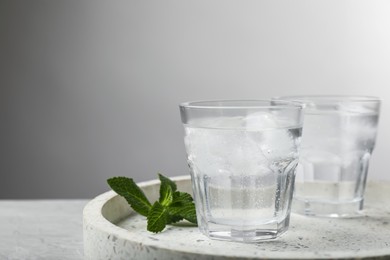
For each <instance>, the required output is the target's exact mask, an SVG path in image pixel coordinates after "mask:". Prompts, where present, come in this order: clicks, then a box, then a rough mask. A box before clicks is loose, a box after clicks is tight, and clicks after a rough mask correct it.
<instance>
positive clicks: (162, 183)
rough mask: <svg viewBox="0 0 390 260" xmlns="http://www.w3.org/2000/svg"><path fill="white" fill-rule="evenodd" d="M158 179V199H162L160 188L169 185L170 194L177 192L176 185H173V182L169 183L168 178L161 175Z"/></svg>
mask: <svg viewBox="0 0 390 260" xmlns="http://www.w3.org/2000/svg"><path fill="white" fill-rule="evenodd" d="M158 177H159V179H160V181H161V186H160V197H163V196H162V194H161V187H162V186H166V185H169V186H171V188H172V192H175V191H176V190H177V186H176V183H174V182H173V181H171V180H170V179H169V178H168V177H165V176H164V175H162V174H160V173H159V174H158Z"/></svg>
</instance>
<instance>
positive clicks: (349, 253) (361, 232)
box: [84, 177, 390, 260]
mask: <svg viewBox="0 0 390 260" xmlns="http://www.w3.org/2000/svg"><path fill="white" fill-rule="evenodd" d="M174 180H175V181H176V183H177V185H178V189H179V190H182V191H187V192H191V185H190V180H189V178H188V177H176V178H174ZM140 185H141V186H142V187H143V190H144V191H145V194H146V195H147V196H148V197H149V198H150V200H152V201H154V200H156V199H157V198H158V193H159V181H158V180H155V181H149V182H144V183H141V184H140ZM84 254H85V259H94V260H95V259H187V260H189V259H264V258H267V259H329V258H332V259H356V258H370V259H376V258H378V259H379V258H381V259H390V182H370V183H368V185H367V191H366V206H365V212H364V215H363V216H362V217H360V218H354V219H327V218H310V217H304V216H299V215H296V214H292V215H291V222H290V229H289V231H288V232H287V233H286V234H284V235H283V236H282V237H281V238H279V239H277V240H270V241H265V242H259V243H257V244H242V243H235V242H223V241H216V240H210V239H208V238H207V237H205V236H204V235H202V234H201V233H200V232H199V231H198V229H197V228H196V227H189V226H174V227H173V226H168V228H167V229H166V230H165V231H163V232H162V233H159V234H153V233H150V232H148V231H146V221H145V217H143V216H140V215H138V214H136V213H134V212H133V211H132V210H131V208H130V207H129V206H128V204H127V203H126V201H125V200H124V199H122V198H121V197H119V196H117V195H116V193H114V192H113V191H109V192H106V193H104V194H102V195H100V196H98V197H96V198H95V199H93V200H92V201H90V202H89V203H88V204H87V206H86V207H85V209H84Z"/></svg>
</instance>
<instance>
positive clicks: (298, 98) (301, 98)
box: [273, 95, 381, 103]
mask: <svg viewBox="0 0 390 260" xmlns="http://www.w3.org/2000/svg"><path fill="white" fill-rule="evenodd" d="M273 99H274V100H283V101H284V100H292V101H295V102H305V101H309V102H314V103H315V102H316V101H320V102H321V101H323V102H326V101H328V102H351V103H355V102H356V103H359V102H363V103H370V102H372V103H380V102H381V99H380V98H379V97H375V96H359V95H291V96H276V97H274V98H273Z"/></svg>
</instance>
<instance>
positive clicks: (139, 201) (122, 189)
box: [107, 177, 152, 217]
mask: <svg viewBox="0 0 390 260" xmlns="http://www.w3.org/2000/svg"><path fill="white" fill-rule="evenodd" d="M107 183H108V185H110V187H111V189H113V190H114V191H115V192H116V193H118V194H119V195H120V196H122V197H124V198H125V199H126V200H127V202H128V203H129V204H130V206H131V207H132V208H133V209H134V211H136V212H138V213H139V214H141V215H143V216H145V217H147V216H148V214H149V211H150V210H151V209H152V204H150V202H149V200H148V199H147V198H146V196H145V193H144V192H143V191H142V190H141V189H140V188H139V187H138V185H137V184H136V183H135V182H134V180H133V179H131V178H127V177H114V178H111V179H108V180H107Z"/></svg>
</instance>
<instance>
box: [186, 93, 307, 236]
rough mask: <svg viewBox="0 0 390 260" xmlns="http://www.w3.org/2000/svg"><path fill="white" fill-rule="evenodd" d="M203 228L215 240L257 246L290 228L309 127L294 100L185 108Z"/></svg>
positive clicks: (203, 103)
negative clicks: (296, 180) (302, 140)
mask: <svg viewBox="0 0 390 260" xmlns="http://www.w3.org/2000/svg"><path fill="white" fill-rule="evenodd" d="M180 112H181V118H182V122H183V125H184V131H185V137H184V140H185V147H186V151H187V156H188V165H189V168H190V174H191V178H192V186H193V194H194V199H195V205H196V211H197V218H198V226H199V229H200V231H201V232H202V233H203V234H205V235H207V236H209V237H210V238H214V239H221V240H232V241H241V242H255V241H259V240H263V239H272V238H276V237H278V236H280V235H281V234H282V233H284V232H285V231H286V230H287V229H288V226H289V218H290V208H291V200H292V194H293V187H294V185H293V184H294V178H295V169H296V167H297V164H298V147H299V143H300V137H301V130H302V116H303V115H302V105H301V104H299V103H296V102H291V101H268V100H247V101H201V102H189V103H183V104H181V105H180Z"/></svg>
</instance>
